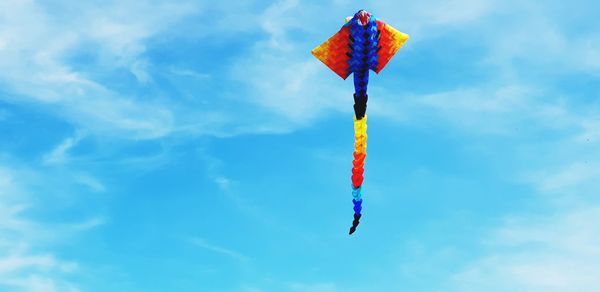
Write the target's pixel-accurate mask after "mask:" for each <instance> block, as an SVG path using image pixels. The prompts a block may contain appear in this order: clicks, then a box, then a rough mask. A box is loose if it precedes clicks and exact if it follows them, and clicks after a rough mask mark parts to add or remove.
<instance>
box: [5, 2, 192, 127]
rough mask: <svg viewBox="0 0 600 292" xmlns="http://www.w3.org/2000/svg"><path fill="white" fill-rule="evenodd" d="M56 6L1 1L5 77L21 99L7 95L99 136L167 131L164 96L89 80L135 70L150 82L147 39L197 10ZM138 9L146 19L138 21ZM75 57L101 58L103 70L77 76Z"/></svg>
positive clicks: (144, 5) (168, 6) (131, 4)
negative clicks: (131, 93)
mask: <svg viewBox="0 0 600 292" xmlns="http://www.w3.org/2000/svg"><path fill="white" fill-rule="evenodd" d="M52 9H58V10H60V5H59V7H45V6H42V5H40V4H38V3H36V2H33V1H9V2H3V4H0V17H2V18H3V19H4V23H3V25H2V28H0V39H1V40H2V41H3V44H4V45H3V47H2V54H0V66H2V68H3V70H2V72H0V80H2V81H3V83H4V84H6V85H8V88H9V89H11V90H12V91H14V93H16V94H17V96H18V97H10V95H9V96H8V97H4V98H10V99H11V101H13V102H21V103H36V104H40V105H42V106H44V107H45V108H48V109H50V110H51V111H52V112H54V113H56V114H57V115H60V116H63V117H65V118H66V119H67V120H69V121H71V122H73V123H75V124H77V125H79V126H81V127H83V128H85V129H90V130H91V131H92V132H94V133H96V132H100V133H102V134H107V135H111V134H117V135H121V136H124V137H131V138H155V137H160V136H163V135H166V134H168V133H169V132H170V131H171V130H172V128H173V123H174V121H173V116H172V113H171V111H170V110H169V109H168V108H167V107H166V106H165V105H164V104H162V103H161V102H159V101H158V99H157V98H153V97H147V96H146V97H143V100H142V99H137V98H134V97H131V96H126V95H123V94H121V93H119V92H117V91H115V90H113V89H110V88H109V86H106V85H104V84H101V83H98V82H96V81H94V80H92V79H91V78H89V77H88V75H93V74H98V73H100V72H97V71H96V70H99V71H102V70H104V71H111V70H115V69H118V68H129V70H130V71H131V72H132V73H133V74H134V75H135V76H136V78H138V80H139V81H140V82H150V81H151V76H150V75H149V73H148V72H147V71H146V67H147V65H146V64H147V63H146V61H145V60H144V59H143V58H142V57H141V54H142V53H143V52H144V51H145V45H144V42H145V40H146V39H147V38H149V37H151V36H153V35H155V34H158V33H160V32H162V31H163V30H165V29H168V27H169V25H172V24H174V23H176V22H177V21H178V20H179V19H180V18H181V17H184V16H187V15H190V14H193V13H195V12H196V10H195V9H194V7H193V6H190V5H188V4H185V3H182V4H179V5H174V4H168V3H150V2H146V1H136V2H128V3H120V2H119V3H114V4H107V5H103V6H102V7H101V10H98V9H100V7H96V6H95V4H89V3H88V4H85V3H79V4H77V5H73V6H70V9H65V10H61V13H57V14H53V13H52V11H51V10H52ZM99 11H102V13H99ZM131 11H136V14H137V15H139V16H143V17H134V18H131V17H130V15H131V14H130V13H131ZM69 13H70V14H69ZM74 52H77V53H81V52H83V53H92V54H94V53H95V54H97V55H98V58H100V60H99V64H101V65H100V66H98V67H97V68H94V69H93V70H94V71H77V70H76V69H74V68H72V67H70V66H69V64H68V62H66V61H65V59H68V58H69V57H70V56H71V54H73V53H74Z"/></svg>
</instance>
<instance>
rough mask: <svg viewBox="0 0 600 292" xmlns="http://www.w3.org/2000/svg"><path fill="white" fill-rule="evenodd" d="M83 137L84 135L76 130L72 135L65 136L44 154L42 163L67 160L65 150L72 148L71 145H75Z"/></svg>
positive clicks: (47, 163) (57, 162)
mask: <svg viewBox="0 0 600 292" xmlns="http://www.w3.org/2000/svg"><path fill="white" fill-rule="evenodd" d="M83 137H84V135H83V134H82V133H81V132H78V133H76V134H75V135H74V136H73V137H69V138H66V139H65V140H64V141H63V142H62V143H60V144H59V145H58V146H56V147H55V148H54V149H53V150H52V151H50V153H48V154H46V155H44V157H43V162H44V164H46V165H50V164H64V163H65V162H67V161H68V157H67V152H68V151H69V150H70V149H71V148H73V146H75V145H77V143H79V141H81V139H83Z"/></svg>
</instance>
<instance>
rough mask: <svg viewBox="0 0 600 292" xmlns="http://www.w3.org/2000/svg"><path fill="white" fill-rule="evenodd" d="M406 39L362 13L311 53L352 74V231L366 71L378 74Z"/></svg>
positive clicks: (363, 150) (358, 205) (363, 149)
mask: <svg viewBox="0 0 600 292" xmlns="http://www.w3.org/2000/svg"><path fill="white" fill-rule="evenodd" d="M406 40H408V35H407V34H404V33H402V32H399V31H397V30H396V29H394V28H393V27H391V26H389V25H388V24H386V23H384V22H383V21H381V20H378V19H376V18H375V16H372V15H371V14H370V13H369V12H366V11H364V10H360V11H358V12H357V13H356V14H354V17H348V18H346V24H345V25H344V26H342V29H340V31H338V32H337V33H336V34H334V35H333V36H332V37H331V38H329V39H328V40H327V41H326V42H324V43H323V44H321V45H320V46H318V47H316V48H314V49H313V50H312V51H311V53H312V54H313V55H314V56H315V57H317V58H318V59H319V60H321V62H323V63H324V64H325V65H327V67H329V68H330V69H331V70H333V72H335V73H336V74H337V75H339V76H340V77H342V78H343V79H346V78H348V76H349V75H350V74H351V73H354V114H355V117H354V160H353V161H352V197H353V199H352V203H353V204H354V221H352V227H350V232H349V233H350V234H352V233H354V231H356V227H357V226H358V224H359V220H360V217H361V213H360V211H361V210H362V183H363V180H364V177H363V173H364V165H365V157H366V156H367V115H366V111H367V99H368V96H367V84H368V83H369V69H370V70H373V71H375V73H379V71H381V70H382V69H383V67H385V65H386V64H387V63H388V61H389V60H390V59H391V58H392V56H394V54H396V52H397V51H398V50H399V49H400V47H402V45H403V44H404V43H405V42H406Z"/></svg>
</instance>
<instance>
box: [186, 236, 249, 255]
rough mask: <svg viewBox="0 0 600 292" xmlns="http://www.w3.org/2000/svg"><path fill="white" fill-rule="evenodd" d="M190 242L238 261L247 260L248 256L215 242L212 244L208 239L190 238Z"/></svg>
mask: <svg viewBox="0 0 600 292" xmlns="http://www.w3.org/2000/svg"><path fill="white" fill-rule="evenodd" d="M190 242H191V243H192V244H193V245H195V246H197V247H200V248H203V249H206V250H209V251H212V252H215V253H218V254H221V255H225V256H227V257H230V258H232V259H235V260H238V261H248V260H249V258H248V257H247V256H245V255H243V254H241V253H239V252H237V251H235V250H232V249H229V248H226V247H223V246H220V245H216V244H212V243H209V242H208V241H206V240H205V239H203V238H193V239H191V240H190Z"/></svg>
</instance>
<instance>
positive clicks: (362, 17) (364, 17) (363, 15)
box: [356, 10, 371, 26]
mask: <svg viewBox="0 0 600 292" xmlns="http://www.w3.org/2000/svg"><path fill="white" fill-rule="evenodd" d="M356 14H357V15H356V16H357V18H358V23H360V25H363V26H364V25H367V23H368V22H369V18H371V13H369V12H366V11H364V10H361V11H359V12H358V13H356Z"/></svg>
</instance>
